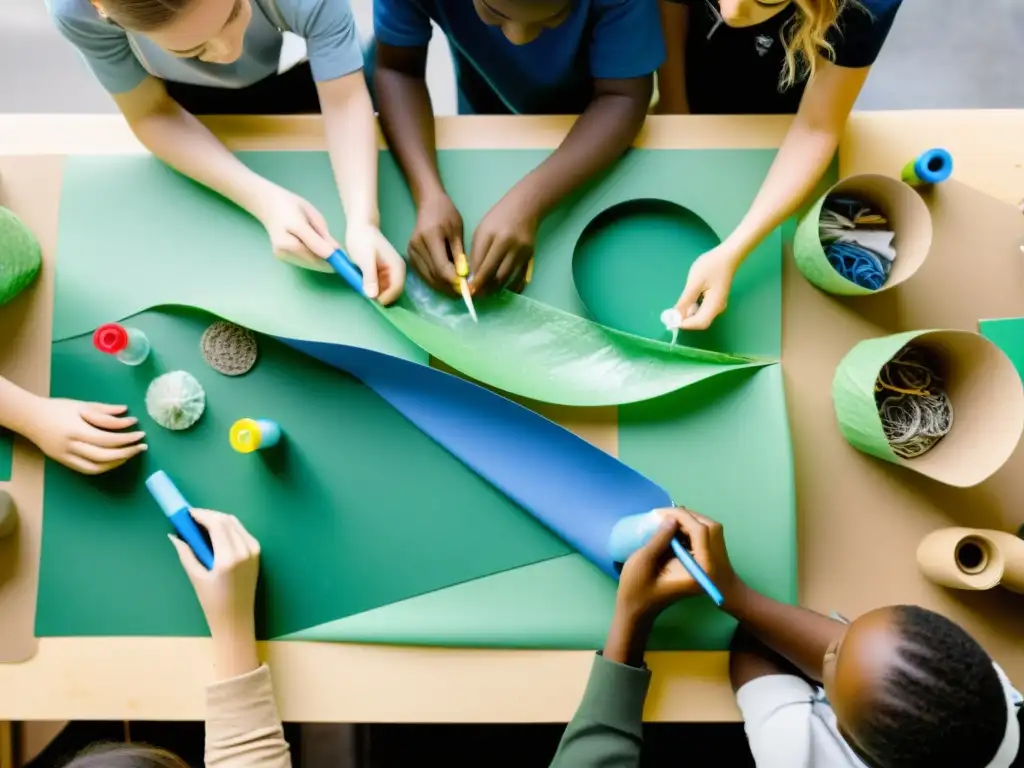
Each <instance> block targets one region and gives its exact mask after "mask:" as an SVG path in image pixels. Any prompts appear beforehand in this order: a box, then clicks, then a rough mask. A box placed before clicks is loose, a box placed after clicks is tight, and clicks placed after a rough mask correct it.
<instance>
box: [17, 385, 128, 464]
mask: <svg viewBox="0 0 1024 768" xmlns="http://www.w3.org/2000/svg"><path fill="white" fill-rule="evenodd" d="M127 410H128V408H127V406H124V405H106V404H104V403H86V402H82V401H80V400H66V399H64V398H54V397H43V396H40V395H35V394H32V393H31V392H29V391H28V390H26V389H23V388H21V387H19V386H18V385H17V384H15V383H14V382H12V381H10V380H8V379H5V378H4V377H3V376H0V427H4V428H5V429H9V430H11V431H12V432H17V433H18V434H20V435H22V436H24V437H25V438H26V439H27V440H30V441H32V442H33V443H35V444H36V446H37V447H38V448H39V450H41V451H42V452H43V453H45V454H46V455H47V456H49V457H50V458H51V459H53V460H54V461H57V462H60V463H61V464H63V465H64V466H66V467H69V468H70V469H73V470H75V471H76V472H81V473H82V474H85V475H98V474H101V473H103V472H109V471H110V470H112V469H116V468H117V467H119V466H121V465H122V464H124V463H125V462H126V461H128V460H129V459H132V458H134V457H135V456H138V455H139V454H140V453H142V452H143V451H145V450H146V448H147V446H146V443H145V442H143V441H144V440H145V437H146V433H145V432H142V431H140V430H132V427H134V426H135V425H136V424H137V423H138V419H136V418H135V417H134V416H128V415H126V413H127ZM126 430H131V431H126Z"/></svg>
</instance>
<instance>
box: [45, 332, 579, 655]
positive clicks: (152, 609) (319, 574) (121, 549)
mask: <svg viewBox="0 0 1024 768" xmlns="http://www.w3.org/2000/svg"><path fill="white" fill-rule="evenodd" d="M213 319H214V318H213V317H211V316H209V315H201V314H198V313H190V314H178V313H175V314H173V315H171V314H166V313H163V312H146V313H143V314H141V315H138V316H135V317H133V318H132V319H131V321H130V323H131V325H132V326H133V327H136V328H139V329H140V330H142V331H143V332H144V333H146V334H147V336H148V337H149V339H150V341H151V343H152V345H153V352H152V353H151V354H150V357H149V358H148V359H147V360H146V362H145V363H143V364H142V365H140V366H138V367H134V368H133V367H130V366H125V365H122V364H120V363H118V362H117V361H116V360H113V359H100V357H99V356H97V353H96V351H95V349H93V347H92V341H91V338H90V337H89V336H82V337H77V338H74V339H69V340H66V341H62V342H58V343H56V344H54V345H53V366H52V385H51V386H52V394H53V395H54V396H57V397H73V398H80V399H84V400H99V401H104V402H116V403H125V404H127V405H128V406H129V411H130V412H131V413H132V414H133V415H136V416H138V417H139V419H140V427H141V428H143V429H145V430H146V432H147V442H148V444H149V450H148V451H147V452H146V453H145V454H143V455H142V456H140V457H138V458H137V459H134V460H133V461H131V462H130V463H128V464H126V465H125V466H124V467H121V468H120V469H118V470H115V471H114V472H112V473H110V474H107V475H103V476H100V477H83V476H81V475H79V474H77V473H75V472H72V471H70V470H68V469H65V468H64V467H61V466H59V465H57V464H55V463H53V462H49V463H48V465H47V468H46V474H45V497H46V515H45V516H44V524H43V554H42V562H41V568H40V586H39V603H38V609H37V616H36V632H37V634H38V635H39V636H44V637H45V636H67V635H107V636H109V635H153V636H167V635H170V636H195V635H204V634H206V625H205V622H204V620H203V615H202V612H201V610H200V608H199V604H198V602H197V601H196V599H195V594H194V592H193V590H192V587H191V586H190V585H189V582H188V579H187V578H186V577H185V573H184V572H183V571H182V569H181V564H180V563H179V562H178V558H177V555H176V552H175V550H174V549H173V547H172V546H171V544H170V542H169V541H167V534H168V533H169V531H170V528H169V526H168V523H167V520H166V519H165V518H164V516H163V515H162V514H161V512H160V509H159V507H157V506H156V504H155V503H154V502H153V500H152V498H150V497H149V495H148V493H147V491H146V489H145V486H144V483H143V480H144V478H145V477H147V476H148V475H149V473H151V472H153V471H155V470H157V469H163V470H164V471H166V472H167V473H168V474H169V475H170V477H171V478H172V479H173V480H174V481H175V482H176V483H177V484H178V486H179V487H180V488H181V490H182V492H183V493H184V495H185V498H187V499H189V501H190V502H191V503H193V504H196V505H198V506H205V507H209V508H212V509H220V510H227V511H230V512H232V513H233V514H236V515H237V516H238V517H239V518H240V519H241V520H242V521H243V523H244V524H245V525H246V527H247V528H249V530H251V531H252V533H253V535H254V536H256V537H257V539H259V541H260V542H261V544H262V549H263V555H262V558H261V560H262V568H263V573H264V578H263V579H262V580H261V583H262V585H263V592H262V595H261V598H260V611H259V613H260V615H261V616H263V621H262V623H261V626H260V636H261V637H276V636H279V635H284V634H288V633H290V632H294V631H297V630H299V629H302V628H305V627H308V626H313V625H316V624H321V623H323V622H325V621H330V620H333V619H337V618H339V617H343V616H347V615H353V614H357V613H361V612H363V611H368V610H372V609H374V608H377V607H379V606H381V605H386V604H389V603H393V602H396V601H401V600H405V599H407V598H409V597H412V596H415V595H419V594H423V593H426V592H430V591H433V590H435V589H439V588H442V587H447V586H451V585H452V584H457V583H461V582H463V581H468V580H472V579H476V578H479V577H481V576H488V575H491V574H494V573H497V572H500V571H503V570H507V569H510V568H519V567H521V566H523V565H526V564H529V563H535V562H541V561H544V560H548V559H551V558H553V557H561V556H564V555H566V554H568V553H569V552H570V549H569V548H568V547H567V546H566V545H565V544H564V543H563V542H562V541H560V540H559V539H557V538H556V537H555V536H554V535H553V534H552V533H550V532H549V531H548V530H547V529H546V528H545V527H544V526H543V525H541V524H540V523H538V522H537V521H536V520H534V519H533V518H532V517H531V516H529V515H528V514H527V513H525V512H524V511H523V510H522V509H520V508H519V507H518V506H516V505H515V504H514V503H513V502H511V501H510V500H509V499H507V498H506V497H505V496H504V495H503V494H501V493H500V492H499V491H498V490H496V489H495V488H493V487H492V486H491V485H489V484H488V483H487V482H486V481H484V480H483V479H481V478H480V477H479V476H477V475H476V474H475V473H474V472H472V471H471V470H470V469H469V468H467V467H466V466H465V465H463V464H462V463H461V462H459V461H458V460H457V459H456V458H454V457H453V456H452V455H451V454H449V453H448V452H447V451H446V450H445V449H444V448H442V447H441V446H440V445H438V444H437V443H435V442H434V441H433V440H432V439H431V438H430V437H428V436H427V435H426V434H424V433H423V432H421V431H420V430H419V429H418V428H417V427H415V426H414V425H413V424H412V423H411V422H409V421H407V420H406V419H405V418H404V417H403V416H402V415H401V414H399V413H398V412H397V411H395V410H394V409H393V408H392V407H391V406H390V405H388V404H387V403H386V402H385V401H384V400H382V399H381V398H380V397H379V396H377V395H376V394H375V393H374V392H373V391H372V390H370V389H368V388H367V387H366V386H365V385H363V384H362V383H361V382H358V381H357V380H355V379H353V378H351V377H349V376H347V375H346V374H343V373H341V372H339V371H337V370H335V369H333V368H330V367H328V366H325V365H323V364H321V363H319V362H316V361H314V360H312V359H310V358H307V357H306V356H304V355H302V354H301V353H299V352H297V351H295V350H292V349H290V348H289V347H287V346H285V345H283V344H281V343H280V342H277V341H275V340H273V339H269V338H266V337H261V338H260V339H259V344H260V359H259V362H258V363H257V365H256V367H255V368H254V369H253V370H252V371H251V372H250V373H249V374H247V375H245V376H242V377H237V378H228V377H225V376H222V375H220V374H219V373H217V372H215V371H214V370H212V369H211V368H209V367H207V366H206V365H205V363H204V362H203V361H202V356H201V351H200V345H199V339H200V337H201V335H202V332H203V330H204V329H205V328H206V327H207V326H208V325H209V324H210V322H212V320H213ZM175 369H182V370H186V371H189V372H190V373H192V374H193V375H194V376H196V378H197V379H199V381H200V382H201V383H202V385H203V387H204V389H205V390H206V396H207V401H208V407H207V410H206V412H205V413H204V414H203V417H202V418H201V419H200V421H199V422H198V423H197V424H196V425H195V426H194V427H193V428H191V429H190V430H187V431H184V432H169V431H167V430H163V429H161V428H160V427H158V426H156V425H155V424H153V422H152V421H151V420H150V419H149V418H148V416H147V415H146V412H145V409H144V407H143V399H144V393H145V390H146V384H147V383H148V382H149V381H150V380H151V379H152V378H153V377H154V376H156V375H158V374H159V373H162V372H164V371H167V370H175ZM296 387H301V396H296ZM243 417H269V418H273V419H275V420H277V421H278V422H279V423H280V424H281V425H282V427H283V429H284V432H285V435H284V438H283V441H282V444H281V445H280V450H273V451H270V452H260V453H258V454H254V455H241V454H237V453H235V452H234V451H233V450H232V449H231V448H230V446H229V443H228V430H229V428H230V426H231V424H232V423H234V421H236V420H237V419H239V418H243ZM438 531H443V532H444V534H443V535H438Z"/></svg>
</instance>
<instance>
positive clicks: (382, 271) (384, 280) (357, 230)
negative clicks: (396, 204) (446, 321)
mask: <svg viewBox="0 0 1024 768" xmlns="http://www.w3.org/2000/svg"><path fill="white" fill-rule="evenodd" d="M345 249H346V251H347V252H348V257H349V259H351V260H352V263H353V264H355V265H356V266H357V267H359V271H360V272H362V273H363V292H364V293H365V294H366V295H367V297H369V298H371V299H377V301H379V302H380V303H381V304H384V305H388V304H392V303H394V302H395V301H396V300H397V299H398V297H399V296H401V295H402V288H404V287H405V260H404V259H403V258H402V257H401V256H399V255H398V251H396V250H395V248H394V246H393V245H391V243H390V242H388V239H387V238H386V237H384V234H383V233H382V232H381V231H380V229H379V228H377V227H375V226H372V225H370V224H358V225H357V224H355V223H353V222H349V224H348V229H347V231H346V232H345Z"/></svg>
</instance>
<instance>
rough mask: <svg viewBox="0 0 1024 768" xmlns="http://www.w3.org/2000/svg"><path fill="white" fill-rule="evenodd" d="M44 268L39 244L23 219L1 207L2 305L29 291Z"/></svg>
mask: <svg viewBox="0 0 1024 768" xmlns="http://www.w3.org/2000/svg"><path fill="white" fill-rule="evenodd" d="M42 265H43V251H42V249H41V248H40V247H39V241H38V240H36V236H35V235H33V234H32V232H31V230H29V228H28V227H26V226H25V225H24V224H23V223H22V221H21V219H19V218H18V217H17V216H15V215H14V214H13V213H12V212H11V211H9V210H7V209H6V208H2V207H0V305H3V304H6V303H7V302H9V301H11V300H12V299H13V298H14V297H15V296H17V295H18V294H19V293H21V292H22V291H23V290H25V288H27V287H28V286H29V285H30V284H31V283H32V281H33V280H35V279H36V276H37V275H38V274H39V270H40V268H41V267H42Z"/></svg>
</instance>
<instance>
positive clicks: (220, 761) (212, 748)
mask: <svg viewBox="0 0 1024 768" xmlns="http://www.w3.org/2000/svg"><path fill="white" fill-rule="evenodd" d="M291 764H292V758H291V752H290V750H289V747H288V742H287V741H285V740H284V729H283V728H282V727H281V718H280V716H279V715H278V714H277V704H276V703H275V702H274V688H273V684H272V683H271V680H270V668H269V667H267V665H266V664H264V665H263V666H261V667H260V668H259V669H254V670H253V671H252V672H248V673H246V674H244V675H239V676H238V677H233V678H231V679H230V680H224V681H222V682H219V683H214V684H213V685H211V686H209V687H208V688H207V689H206V768H291Z"/></svg>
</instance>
